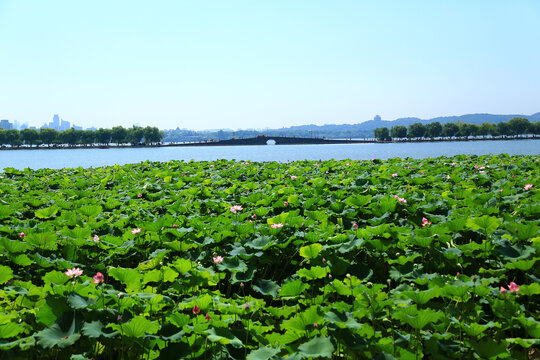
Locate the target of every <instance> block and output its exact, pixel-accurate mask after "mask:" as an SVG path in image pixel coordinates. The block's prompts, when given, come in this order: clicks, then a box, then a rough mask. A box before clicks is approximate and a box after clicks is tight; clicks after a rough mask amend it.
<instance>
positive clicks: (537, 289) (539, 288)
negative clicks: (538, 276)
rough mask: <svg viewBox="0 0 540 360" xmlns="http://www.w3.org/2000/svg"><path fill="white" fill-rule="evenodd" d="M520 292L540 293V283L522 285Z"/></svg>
mask: <svg viewBox="0 0 540 360" xmlns="http://www.w3.org/2000/svg"><path fill="white" fill-rule="evenodd" d="M519 293H520V294H521V295H529V296H531V295H538V294H540V284H539V283H537V282H536V283H532V284H530V285H521V287H520V288H519Z"/></svg>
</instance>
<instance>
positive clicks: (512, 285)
mask: <svg viewBox="0 0 540 360" xmlns="http://www.w3.org/2000/svg"><path fill="white" fill-rule="evenodd" d="M508 289H509V290H510V292H518V291H519V286H518V285H517V284H516V283H515V282H513V281H512V282H511V283H510V285H508Z"/></svg>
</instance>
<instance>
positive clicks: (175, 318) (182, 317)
mask: <svg viewBox="0 0 540 360" xmlns="http://www.w3.org/2000/svg"><path fill="white" fill-rule="evenodd" d="M167 321H168V322H170V323H171V324H173V325H175V326H177V327H178V328H180V329H181V328H182V327H183V326H184V325H187V324H189V323H190V322H191V318H190V317H189V316H188V315H186V314H181V313H172V314H170V315H169V316H167Z"/></svg>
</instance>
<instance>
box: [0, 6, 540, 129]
mask: <svg viewBox="0 0 540 360" xmlns="http://www.w3.org/2000/svg"><path fill="white" fill-rule="evenodd" d="M539 23H540V1H538V0H530V1H521V0H516V1H511V2H510V1H498V0H491V1H487V0H486V1H482V0H479V1H465V0H464V1H462V0H455V1H450V0H448V1H432V0H429V1H428V0H425V1H415V0H411V1H401V0H399V1H384V0H382V1H360V0H355V1H352V0H351V1H347V0H343V1H328V0H324V1H322V0H294V1H292V0H274V1H269V0H267V1H253V0H245V1H236V0H228V1H222V0H215V1H211V0H208V1H165V0H163V1H155V2H148V1H134V0H130V1H123V0H115V1H102V0H96V1H91V2H88V1H84V2H83V1H73V0H69V1H68V0H65V1H64V0H63V1H59V0H48V1H40V0H27V1H20V0H0V119H9V120H18V121H20V122H28V123H30V125H35V126H41V125H42V124H43V123H45V122H48V121H51V120H52V116H53V114H60V116H61V117H62V118H63V119H65V120H68V121H71V122H74V123H76V124H78V125H82V126H84V127H88V126H91V125H94V126H97V127H111V126H115V125H123V126H131V125H132V124H134V123H139V124H141V125H144V126H146V125H150V126H157V127H159V128H162V129H169V128H176V127H180V128H189V129H216V128H233V129H238V128H266V127H270V128H275V127H283V126H291V125H303V124H343V123H349V124H353V123H359V122H362V121H366V120H369V119H372V118H373V116H374V115H376V114H379V115H381V116H382V118H383V119H388V120H393V119H396V118H398V117H408V116H416V117H420V118H430V117H435V116H446V115H461V114H466V113H497V114H514V113H516V114H532V113H535V112H538V111H540V100H539V99H540V66H539V65H538V64H539V59H540V46H539V45H538V44H539V41H540V26H538V24H539Z"/></svg>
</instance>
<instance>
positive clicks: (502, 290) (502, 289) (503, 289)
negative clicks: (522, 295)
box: [499, 286, 508, 295]
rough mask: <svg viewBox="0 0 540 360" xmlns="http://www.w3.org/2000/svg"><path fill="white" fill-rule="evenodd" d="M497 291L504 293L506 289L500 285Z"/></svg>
mask: <svg viewBox="0 0 540 360" xmlns="http://www.w3.org/2000/svg"><path fill="white" fill-rule="evenodd" d="M499 292H500V293H501V294H503V295H504V294H506V293H507V292H508V291H507V290H506V289H505V288H504V287H502V286H501V288H500V289H499Z"/></svg>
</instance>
